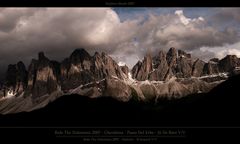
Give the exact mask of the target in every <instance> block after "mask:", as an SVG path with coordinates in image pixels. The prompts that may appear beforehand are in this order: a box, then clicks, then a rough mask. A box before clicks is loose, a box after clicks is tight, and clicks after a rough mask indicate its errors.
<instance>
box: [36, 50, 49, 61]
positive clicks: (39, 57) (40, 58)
mask: <svg viewBox="0 0 240 144" xmlns="http://www.w3.org/2000/svg"><path fill="white" fill-rule="evenodd" d="M45 59H47V57H45V54H44V52H39V53H38V60H45Z"/></svg>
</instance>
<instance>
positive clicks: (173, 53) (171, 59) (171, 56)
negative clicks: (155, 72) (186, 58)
mask: <svg viewBox="0 0 240 144" xmlns="http://www.w3.org/2000/svg"><path fill="white" fill-rule="evenodd" d="M176 59H177V50H176V48H174V47H171V48H170V49H169V51H168V52H167V62H168V65H169V66H170V67H172V66H173V65H174V64H175V63H176Z"/></svg>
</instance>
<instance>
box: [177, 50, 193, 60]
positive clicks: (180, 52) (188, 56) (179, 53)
mask: <svg viewBox="0 0 240 144" xmlns="http://www.w3.org/2000/svg"><path fill="white" fill-rule="evenodd" d="M178 57H186V58H191V57H192V56H191V54H188V53H186V52H185V51H183V50H178Z"/></svg>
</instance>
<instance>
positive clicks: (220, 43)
mask: <svg viewBox="0 0 240 144" xmlns="http://www.w3.org/2000/svg"><path fill="white" fill-rule="evenodd" d="M237 10H238V9H237ZM224 11H225V10H224V9H223V10H222V9H218V12H223V13H224ZM229 11H230V10H228V11H226V12H227V13H230V12H229ZM147 14H148V15H147V16H146V15H142V16H141V14H139V15H138V17H136V18H133V19H131V18H125V20H123V21H122V20H120V18H119V15H118V14H117V13H116V12H115V11H114V10H113V9H111V8H11V9H10V8H6V9H0V65H1V66H4V65H5V67H6V65H7V64H9V63H16V62H17V61H19V60H23V61H24V62H25V63H27V64H28V62H29V61H30V60H31V59H32V58H36V57H37V53H38V52H39V51H44V52H45V53H46V56H48V57H49V58H51V59H56V60H62V59H63V58H65V57H67V56H69V55H70V53H71V52H72V51H73V50H74V49H75V48H79V47H82V48H85V49H86V50H87V51H88V52H90V54H93V53H94V52H95V51H99V52H102V51H105V52H107V53H109V54H110V55H111V56H113V57H114V58H115V59H116V60H117V61H124V62H125V63H127V64H128V65H129V66H130V67H131V66H133V64H135V63H136V61H137V60H139V59H142V58H143V56H144V55H145V53H146V51H148V50H151V51H152V52H153V53H155V52H157V51H159V50H160V49H164V50H167V49H169V48H170V47H176V48H178V49H184V50H186V51H188V52H191V53H193V55H197V53H199V52H202V51H201V49H200V48H201V47H208V48H211V47H224V46H225V45H232V44H235V43H237V42H238V41H239V32H238V31H237V30H236V28H235V27H234V26H228V27H224V28H222V29H218V28H216V27H213V26H211V25H209V21H210V20H209V19H205V18H204V17H196V18H188V17H186V16H185V15H184V12H183V11H181V10H178V11H176V12H175V13H164V14H161V13H159V14H156V13H154V14H151V10H149V11H148V13H147ZM228 15H229V14H226V17H227V16H228ZM215 17H216V19H217V17H219V16H218V15H217V14H216V15H215ZM233 17H234V20H235V19H236V21H237V17H238V16H237V15H235V16H233ZM235 17H236V18H235ZM219 18H220V17H219ZM223 21H225V20H223ZM213 22H214V21H212V23H213ZM218 24H221V23H218ZM230 48H233V49H235V47H231V46H230ZM216 52H217V51H216ZM214 54H215V52H214V51H204V52H202V53H201V57H203V58H209V57H210V55H211V56H212V55H214Z"/></svg>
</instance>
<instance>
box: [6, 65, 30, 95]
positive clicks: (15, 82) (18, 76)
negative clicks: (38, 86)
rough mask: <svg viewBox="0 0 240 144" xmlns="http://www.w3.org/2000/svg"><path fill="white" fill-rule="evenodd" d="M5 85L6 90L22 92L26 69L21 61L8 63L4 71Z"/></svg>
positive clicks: (25, 80)
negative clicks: (5, 71)
mask: <svg viewBox="0 0 240 144" xmlns="http://www.w3.org/2000/svg"><path fill="white" fill-rule="evenodd" d="M5 85H6V87H7V89H6V91H5V94H6V93H7V91H11V93H13V94H20V93H22V92H23V91H24V90H25V89H26V87H27V71H26V67H25V65H24V63H23V62H21V61H20V62H18V63H17V64H10V65H9V66H8V70H7V73H6V81H5Z"/></svg>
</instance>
